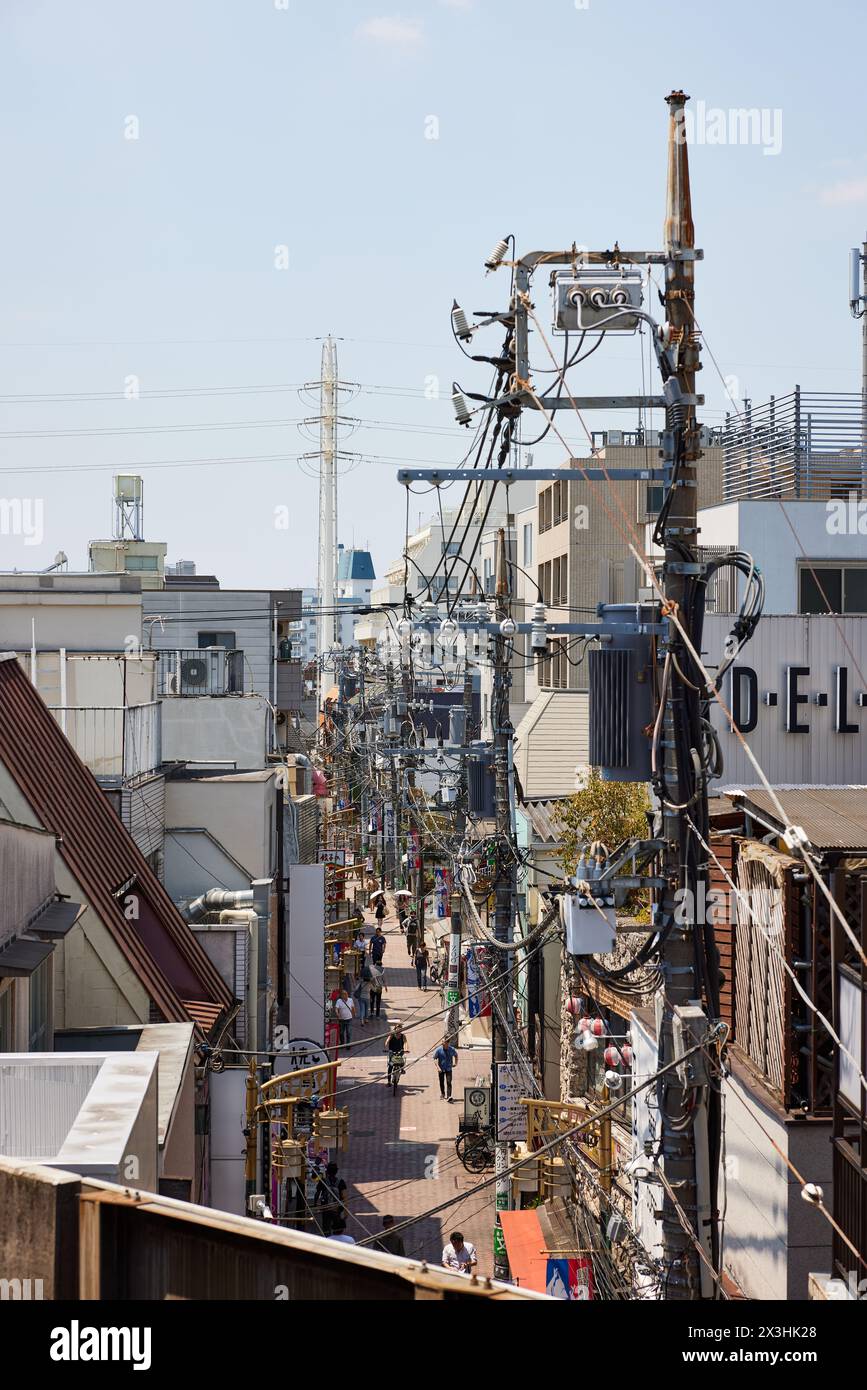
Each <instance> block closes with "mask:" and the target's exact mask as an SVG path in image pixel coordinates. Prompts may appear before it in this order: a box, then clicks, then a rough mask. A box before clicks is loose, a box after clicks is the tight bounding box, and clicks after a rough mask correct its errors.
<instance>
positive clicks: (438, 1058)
mask: <svg viewBox="0 0 867 1390" xmlns="http://www.w3.org/2000/svg"><path fill="white" fill-rule="evenodd" d="M433 1059H434V1061H435V1062H436V1068H437V1075H438V1076H439V1079H440V1096H441V1097H442V1098H443V1099H444V1100H445V1099H448V1100H451V1098H452V1072H453V1071H454V1068H455V1066H456V1064H457V1060H458V1054H457V1052H456V1051H455V1049H454V1048H453V1047H452V1045H451V1043H450V1042H449V1040H448V1038H443V1040H442V1042H441V1043H440V1045H439V1047H438V1048H437V1050H436V1052H435V1053H434V1055H433Z"/></svg>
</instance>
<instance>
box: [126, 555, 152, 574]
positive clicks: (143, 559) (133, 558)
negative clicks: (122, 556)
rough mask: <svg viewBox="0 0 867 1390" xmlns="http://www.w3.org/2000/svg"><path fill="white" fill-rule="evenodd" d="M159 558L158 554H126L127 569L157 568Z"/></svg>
mask: <svg viewBox="0 0 867 1390" xmlns="http://www.w3.org/2000/svg"><path fill="white" fill-rule="evenodd" d="M159 567H160V560H159V556H158V555H127V556H126V568H127V570H128V571H129V570H158V569H159Z"/></svg>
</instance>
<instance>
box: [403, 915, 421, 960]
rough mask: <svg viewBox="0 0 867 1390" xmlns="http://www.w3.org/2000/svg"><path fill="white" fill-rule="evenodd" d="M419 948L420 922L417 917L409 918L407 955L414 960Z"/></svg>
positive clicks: (407, 920)
mask: <svg viewBox="0 0 867 1390" xmlns="http://www.w3.org/2000/svg"><path fill="white" fill-rule="evenodd" d="M417 946H418V922H417V921H416V919H415V917H413V916H409V917H407V919H406V953H407V955H408V956H409V958H410V960H412V958H413V956H414V955H415V952H416V947H417Z"/></svg>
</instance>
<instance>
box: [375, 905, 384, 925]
mask: <svg viewBox="0 0 867 1390" xmlns="http://www.w3.org/2000/svg"><path fill="white" fill-rule="evenodd" d="M373 915H374V917H375V918H376V923H377V926H378V927H380V928H381V927H382V924H383V922H384V921H385V898H377V900H376V910H375V912H374V914H373Z"/></svg>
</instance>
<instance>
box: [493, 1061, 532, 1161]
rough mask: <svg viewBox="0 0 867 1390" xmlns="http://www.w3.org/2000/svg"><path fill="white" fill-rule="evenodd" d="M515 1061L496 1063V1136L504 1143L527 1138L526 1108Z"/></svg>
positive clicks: (518, 1068)
mask: <svg viewBox="0 0 867 1390" xmlns="http://www.w3.org/2000/svg"><path fill="white" fill-rule="evenodd" d="M523 1092H524V1088H523V1085H522V1072H521V1068H520V1066H519V1065H518V1063H517V1062H498V1063H497V1138H498V1139H499V1140H500V1142H501V1143H504V1144H521V1143H523V1142H524V1140H525V1139H526V1138H527V1110H526V1107H525V1106H523V1105H522V1104H521V1096H522V1094H523Z"/></svg>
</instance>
